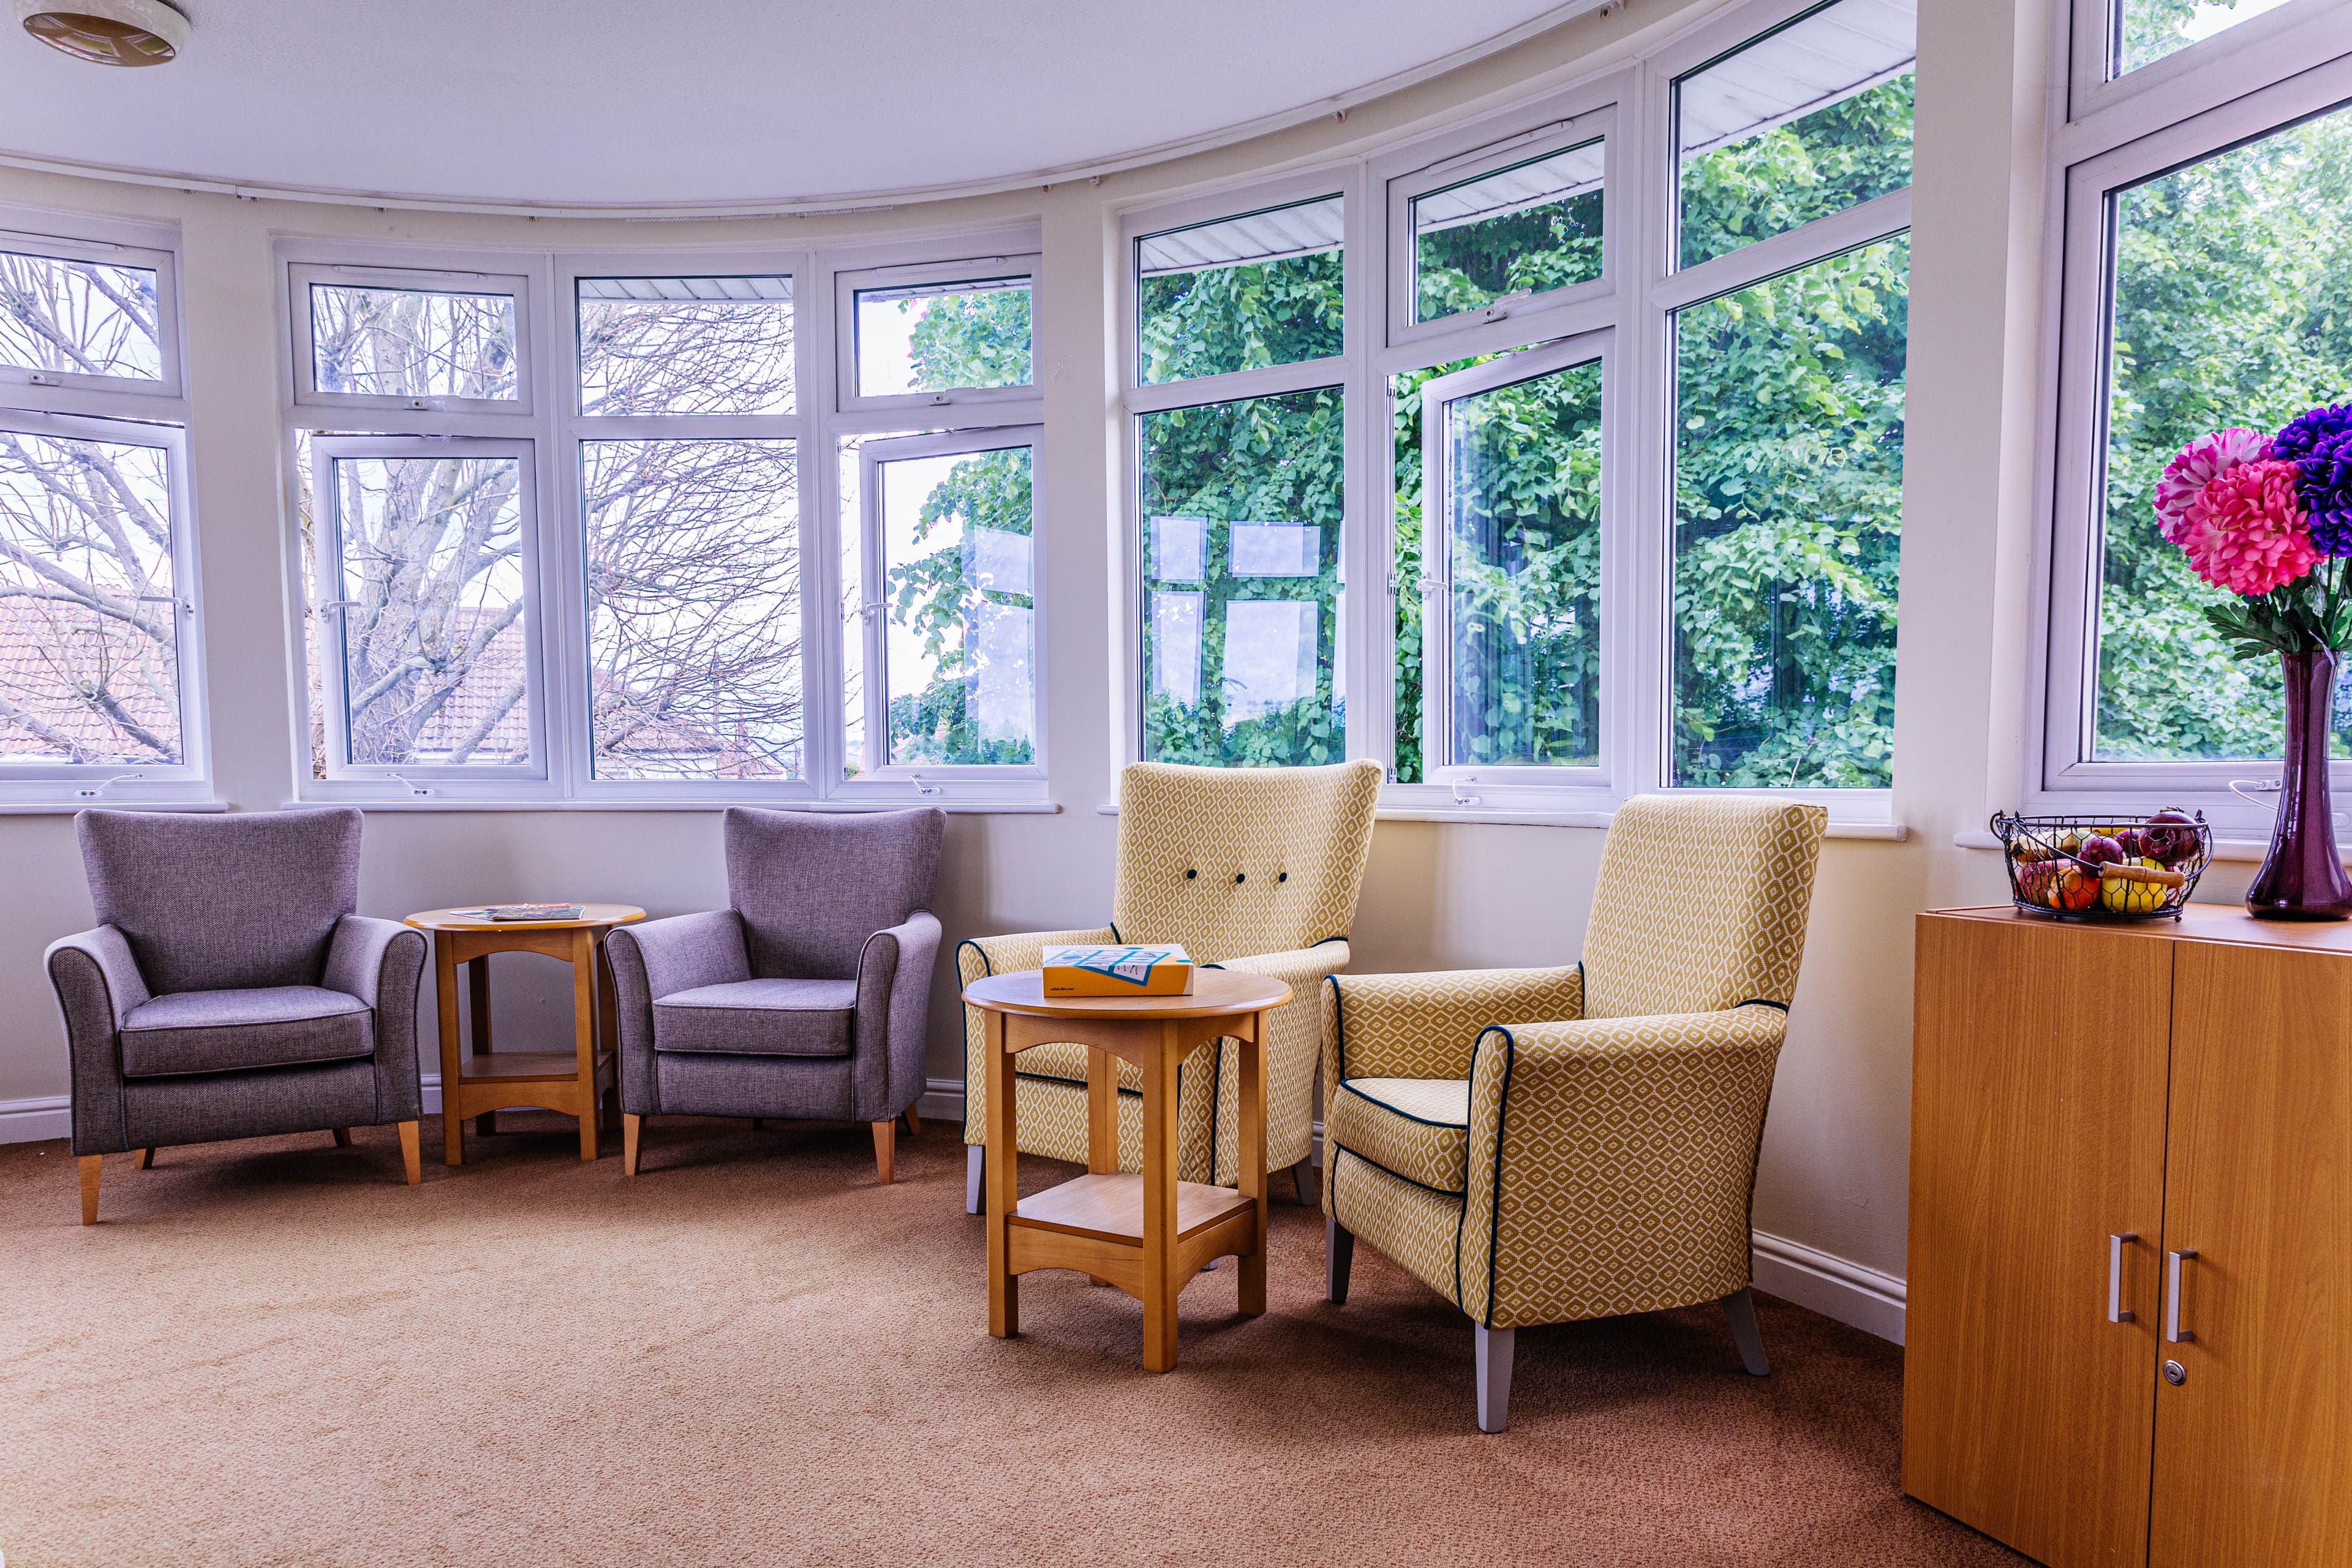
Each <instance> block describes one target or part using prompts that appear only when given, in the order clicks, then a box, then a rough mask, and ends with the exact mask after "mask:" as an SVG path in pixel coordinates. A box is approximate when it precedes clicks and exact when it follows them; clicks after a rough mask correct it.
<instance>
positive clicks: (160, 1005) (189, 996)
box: [122, 985, 375, 1078]
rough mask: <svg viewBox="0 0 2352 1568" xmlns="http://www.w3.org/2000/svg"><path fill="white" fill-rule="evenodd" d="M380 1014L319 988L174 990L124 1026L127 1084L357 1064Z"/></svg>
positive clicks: (370, 1045) (371, 1045)
mask: <svg viewBox="0 0 2352 1568" xmlns="http://www.w3.org/2000/svg"><path fill="white" fill-rule="evenodd" d="M373 1022H374V1013H373V1010H372V1009H371V1008H370V1007H369V1006H368V1005H367V1004H366V1003H364V1002H362V1001H361V1000H360V999H359V998H358V997H356V996H352V995H348V994H345V993H343V992H341V991H328V990H325V989H322V988H321V987H320V986H316V985H265V986H259V987H255V988H252V989H247V990H235V991H173V992H167V993H165V994H163V995H161V996H158V997H156V998H155V999H154V1000H152V1001H151V1002H148V1003H145V1004H143V1005H140V1006H137V1007H134V1008H132V1009H131V1013H130V1016H128V1017H126V1018H124V1019H123V1021H122V1073H123V1076H124V1077H125V1078H169V1077H174V1076H177V1075H179V1074H183V1073H198V1072H239V1071H245V1070H247V1069H250V1068H280V1067H292V1066H295V1065H297V1064H299V1063H304V1062H338V1061H351V1060H353V1059H355V1058H362V1057H366V1056H369V1055H371V1054H373V1051H374V1049H375V1038H374V1031H373V1027H372V1026H373Z"/></svg>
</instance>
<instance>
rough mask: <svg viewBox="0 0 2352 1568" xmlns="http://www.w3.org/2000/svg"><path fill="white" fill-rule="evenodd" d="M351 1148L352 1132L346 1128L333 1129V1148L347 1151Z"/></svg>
mask: <svg viewBox="0 0 2352 1568" xmlns="http://www.w3.org/2000/svg"><path fill="white" fill-rule="evenodd" d="M351 1146H352V1130H351V1129H350V1128H348V1127H338V1128H336V1129H335V1147H336V1148H338V1149H348V1148H350V1147H351Z"/></svg>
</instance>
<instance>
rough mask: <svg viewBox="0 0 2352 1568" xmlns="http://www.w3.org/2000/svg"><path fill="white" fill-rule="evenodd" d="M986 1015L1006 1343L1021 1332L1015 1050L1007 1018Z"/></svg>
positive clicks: (994, 1307)
mask: <svg viewBox="0 0 2352 1568" xmlns="http://www.w3.org/2000/svg"><path fill="white" fill-rule="evenodd" d="M982 1017H984V1018H985V1019H986V1020H987V1027H988V1037H987V1042H986V1049H987V1052H988V1143H987V1153H986V1155H985V1157H984V1160H985V1163H984V1165H983V1170H984V1172H985V1174H986V1178H987V1185H988V1331H989V1332H990V1333H992V1334H994V1335H995V1336H996V1337H997V1338H998V1339H1000V1340H1001V1339H1003V1338H1005V1337H1006V1336H1007V1335H1010V1334H1017V1333H1019V1332H1020V1331H1021V1281H1020V1280H1019V1279H1017V1278H1015V1277H1014V1276H1013V1272H1012V1270H1011V1268H1009V1267H1008V1266H1009V1265H1010V1264H1011V1263H1012V1261H1013V1259H1012V1258H1011V1256H1010V1243H1011V1240H1012V1238H1011V1237H1010V1236H1008V1235H1007V1234H1006V1228H1005V1227H1006V1222H1007V1221H1008V1220H1009V1219H1010V1218H1011V1216H1012V1214H1013V1209H1014V1208H1015V1207H1016V1206H1017V1205H1019V1203H1020V1201H1021V1188H1020V1185H1019V1175H1020V1172H1019V1166H1020V1160H1021V1151H1020V1147H1019V1144H1018V1142H1017V1141H1016V1140H1015V1139H1014V1137H1013V1052H1012V1051H1011V1050H1010V1049H1009V1048H1008V1047H1007V1041H1006V1038H1005V1034H1006V1031H1005V1023H1004V1015H1003V1014H1002V1013H998V1012H993V1011H990V1012H983V1013H982Z"/></svg>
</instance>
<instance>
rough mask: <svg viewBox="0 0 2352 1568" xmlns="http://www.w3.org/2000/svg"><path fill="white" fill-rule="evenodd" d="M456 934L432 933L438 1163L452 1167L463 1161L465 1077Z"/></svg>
mask: <svg viewBox="0 0 2352 1568" xmlns="http://www.w3.org/2000/svg"><path fill="white" fill-rule="evenodd" d="M433 952H434V975H433V979H434V983H435V989H436V990H437V991H438V992H439V993H440V996H441V1163H443V1164H445V1165H447V1166H449V1167H451V1168H452V1169H455V1168H456V1167H457V1166H458V1165H462V1164H464V1163H465V1162H466V1123H465V1119H464V1117H463V1116H462V1115H461V1114H460V1112H461V1111H462V1110H463V1109H464V1106H465V1101H466V1092H465V1086H466V1080H465V1076H464V1073H463V1072H462V1070H461V1069H460V1068H459V1067H458V1062H457V1050H458V1044H457V937H456V936H454V935H453V934H451V933H450V932H448V931H436V932H434V933H433Z"/></svg>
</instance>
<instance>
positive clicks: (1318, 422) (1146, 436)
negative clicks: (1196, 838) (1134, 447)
mask: <svg viewBox="0 0 2352 1568" xmlns="http://www.w3.org/2000/svg"><path fill="white" fill-rule="evenodd" d="M1341 406H1342V405H1341V397H1340V393H1339V389H1338V388H1337V387H1326V388H1322V389H1319V390H1317V391H1312V392H1297V393H1290V394H1287V395H1283V396H1279V397H1253V398H1244V399H1242V400H1240V401H1237V402H1233V403H1215V404H1209V405H1205V406H1202V407H1196V408H1175V409H1170V410H1168V411H1167V412H1165V413H1160V414H1147V415H1143V416H1140V419H1139V437H1140V440H1141V458H1142V484H1143V515H1144V517H1145V519H1146V520H1147V521H1148V523H1149V524H1150V529H1151V540H1150V546H1149V548H1148V549H1147V550H1146V551H1145V552H1144V572H1145V580H1144V584H1143V589H1144V595H1145V598H1146V601H1147V603H1148V604H1149V605H1150V613H1149V614H1148V615H1147V616H1145V617H1144V637H1145V647H1144V650H1143V652H1144V659H1143V668H1144V671H1145V688H1146V689H1145V693H1144V720H1143V754H1144V756H1145V757H1146V758H1148V759H1150V760H1152V761H1155V762H1169V763H1209V764H1220V763H1233V764H1241V765H1258V766H1273V765H1284V764H1296V763H1326V762H1334V761H1337V760H1338V759H1339V757H1340V756H1341V754H1342V753H1343V752H1344V751H1345V749H1346V747H1345V736H1344V733H1343V731H1344V723H1343V700H1342V693H1341V691H1340V689H1339V684H1338V627H1339V517H1340V510H1341V506H1342V501H1343V494H1344V492H1343V488H1342V467H1343V463H1342V423H1343V422H1342V418H1341ZM1195 522H1197V523H1198V524H1199V531H1198V532H1197V534H1196V533H1194V532H1193V531H1192V529H1191V527H1190V526H1188V525H1190V524H1192V523H1195ZM1237 541H1238V542H1237ZM1309 551H1311V552H1312V555H1311V558H1310V557H1309V556H1308V555H1307V552H1309ZM1310 560H1311V570H1307V569H1306V568H1307V567H1308V566H1309V564H1310ZM1252 566H1257V567H1262V568H1263V567H1271V568H1274V570H1271V571H1257V572H1251V571H1249V570H1248V568H1249V567H1252ZM1163 573H1164V574H1165V575H1160V574H1163Z"/></svg>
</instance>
